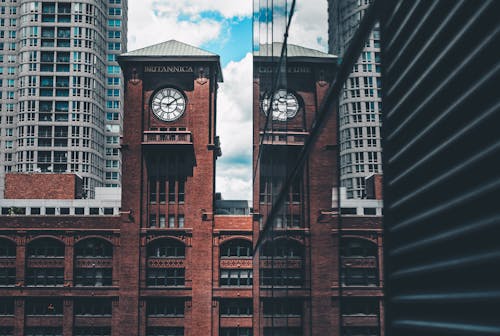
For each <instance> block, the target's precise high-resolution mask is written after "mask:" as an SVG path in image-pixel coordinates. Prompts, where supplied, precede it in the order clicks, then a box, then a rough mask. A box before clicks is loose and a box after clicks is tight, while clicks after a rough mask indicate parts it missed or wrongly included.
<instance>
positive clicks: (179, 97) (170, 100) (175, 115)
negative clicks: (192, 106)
mask: <svg viewBox="0 0 500 336" xmlns="http://www.w3.org/2000/svg"><path fill="white" fill-rule="evenodd" d="M151 110H152V111H153V113H154V115H155V116H156V117H158V119H160V120H163V121H174V120H177V119H179V118H180V117H181V116H182V115H183V114H184V111H185V110H186V98H185V97H184V95H183V94H182V92H181V91H179V90H177V89H174V88H163V89H160V90H158V91H157V92H156V93H155V95H154V96H153V99H151Z"/></svg>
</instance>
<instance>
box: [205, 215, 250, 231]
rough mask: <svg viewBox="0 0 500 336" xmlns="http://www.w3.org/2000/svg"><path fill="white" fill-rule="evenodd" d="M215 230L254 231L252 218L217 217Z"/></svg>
mask: <svg viewBox="0 0 500 336" xmlns="http://www.w3.org/2000/svg"><path fill="white" fill-rule="evenodd" d="M214 221H215V230H244V231H252V223H253V220H252V216H227V215H222V216H215V218H214Z"/></svg>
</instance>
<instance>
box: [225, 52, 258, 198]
mask: <svg viewBox="0 0 500 336" xmlns="http://www.w3.org/2000/svg"><path fill="white" fill-rule="evenodd" d="M252 69H253V68H252V55H251V53H248V54H247V55H246V56H245V57H244V58H243V59H242V60H241V61H239V62H229V64H228V65H227V66H226V67H225V68H224V69H223V74H224V83H221V85H220V88H219V95H218V102H217V106H218V111H217V118H218V130H217V132H218V135H219V136H220V138H221V144H222V157H221V158H220V159H218V160H217V180H216V183H217V186H216V187H217V191H220V192H222V197H224V198H225V199H229V198H233V199H234V198H236V199H251V188H252V186H251V185H252V183H251V180H252V168H251V160H252V71H253V70H252Z"/></svg>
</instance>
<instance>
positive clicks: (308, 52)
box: [254, 42, 337, 58]
mask: <svg viewBox="0 0 500 336" xmlns="http://www.w3.org/2000/svg"><path fill="white" fill-rule="evenodd" d="M282 46H283V43H281V42H274V43H273V44H272V46H271V44H261V45H260V49H259V50H258V51H255V52H254V56H256V57H271V56H273V57H279V56H280V55H281V48H282ZM287 57H288V58H290V57H312V58H337V56H336V55H332V54H327V53H324V52H322V51H319V50H315V49H310V48H305V47H301V46H298V45H295V44H288V45H287Z"/></svg>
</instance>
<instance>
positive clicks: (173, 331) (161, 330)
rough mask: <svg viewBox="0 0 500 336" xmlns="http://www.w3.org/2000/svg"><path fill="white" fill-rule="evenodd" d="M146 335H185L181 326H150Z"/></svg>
mask: <svg viewBox="0 0 500 336" xmlns="http://www.w3.org/2000/svg"><path fill="white" fill-rule="evenodd" d="M146 336H184V328H181V327H148V328H147V329H146Z"/></svg>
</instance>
